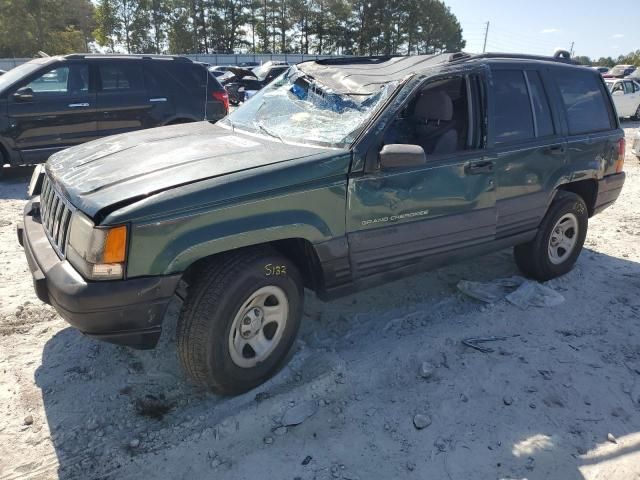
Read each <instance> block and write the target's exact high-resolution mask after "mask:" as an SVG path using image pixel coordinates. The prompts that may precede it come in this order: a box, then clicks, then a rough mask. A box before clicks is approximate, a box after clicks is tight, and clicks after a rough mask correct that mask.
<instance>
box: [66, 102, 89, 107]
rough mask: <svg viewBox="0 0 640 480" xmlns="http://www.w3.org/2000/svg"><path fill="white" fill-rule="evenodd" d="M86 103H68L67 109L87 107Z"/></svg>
mask: <svg viewBox="0 0 640 480" xmlns="http://www.w3.org/2000/svg"><path fill="white" fill-rule="evenodd" d="M88 106H89V104H88V103H70V104H69V108H79V107H88Z"/></svg>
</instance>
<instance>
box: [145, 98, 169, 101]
mask: <svg viewBox="0 0 640 480" xmlns="http://www.w3.org/2000/svg"><path fill="white" fill-rule="evenodd" d="M149 101H150V102H166V101H167V99H166V97H157V98H150V99H149Z"/></svg>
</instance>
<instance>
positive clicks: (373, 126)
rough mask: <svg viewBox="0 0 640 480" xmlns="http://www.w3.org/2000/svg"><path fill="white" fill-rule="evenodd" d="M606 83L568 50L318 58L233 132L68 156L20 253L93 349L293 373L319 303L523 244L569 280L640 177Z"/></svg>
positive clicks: (49, 170)
mask: <svg viewBox="0 0 640 480" xmlns="http://www.w3.org/2000/svg"><path fill="white" fill-rule="evenodd" d="M623 159H624V134H623V131H622V130H621V129H620V126H619V124H618V118H617V115H616V112H615V109H614V106H613V104H612V102H611V98H610V95H609V92H608V90H607V88H606V87H605V85H604V83H603V81H602V79H601V77H600V75H599V74H598V72H596V71H595V70H592V69H588V68H584V67H580V66H576V65H573V64H571V62H570V61H569V60H567V59H565V58H563V57H562V56H558V57H554V58H552V57H532V56H517V55H503V54H500V55H498V54H486V55H476V56H471V55H467V54H463V53H459V54H446V55H436V56H412V57H394V58H379V57H377V58H348V59H332V60H320V61H314V62H306V63H302V64H299V65H297V66H295V67H291V68H290V69H289V70H288V71H287V72H286V73H285V74H283V75H282V76H280V77H279V78H278V79H276V80H275V81H274V82H273V83H271V84H270V85H269V86H268V87H266V88H265V89H263V90H262V91H260V92H259V93H258V94H257V95H256V96H255V97H254V98H252V99H251V100H250V101H249V102H247V103H246V104H245V105H243V106H242V107H241V108H239V109H238V110H237V111H236V112H234V113H233V114H231V115H230V116H229V117H227V118H226V119H224V120H222V121H220V122H219V123H218V124H215V125H212V124H210V123H207V122H202V123H192V124H186V125H178V126H171V127H163V128H157V129H152V130H146V131H141V132H135V133H130V134H124V135H120V136H114V137H109V138H106V139H102V140H97V141H94V142H90V143H87V144H84V145H80V146H77V147H74V148H71V149H68V150H65V151H62V152H60V153H56V154H55V155H53V156H52V157H51V158H50V159H49V161H48V162H47V164H46V167H45V168H44V169H42V171H36V172H35V173H34V176H33V178H32V183H31V186H30V189H31V194H32V195H33V196H32V198H31V201H30V202H29V203H28V204H27V206H26V208H25V212H24V224H23V225H21V226H19V227H18V237H19V240H20V243H21V244H22V245H23V246H24V249H25V253H26V256H27V260H28V262H29V266H30V269H31V272H32V275H33V279H34V285H35V289H36V292H37V294H38V296H39V298H40V299H42V301H44V302H46V303H50V304H51V305H53V306H54V307H55V308H56V310H57V311H58V312H59V313H60V315H62V316H63V317H64V318H65V319H66V320H67V321H68V322H69V323H70V324H72V325H74V326H76V327H77V328H79V329H80V330H81V331H82V332H84V333H86V334H87V335H90V336H93V337H96V338H99V339H103V340H107V341H110V342H114V343H118V344H122V345H129V346H132V347H138V348H151V347H153V346H155V344H156V342H157V340H158V337H159V336H160V331H161V327H162V320H163V315H164V313H165V310H166V307H167V304H168V303H169V301H170V300H171V298H172V297H173V296H174V295H178V296H180V297H181V298H182V299H183V306H182V310H181V313H180V318H179V323H178V331H177V349H178V354H179V357H180V360H181V362H182V365H183V366H184V369H185V370H186V372H187V373H188V375H189V376H190V377H191V378H192V379H193V380H194V381H195V382H197V383H199V384H201V385H204V386H207V387H209V388H212V389H214V390H216V391H218V392H222V393H238V392H242V391H246V390H248V389H250V388H253V387H255V386H257V385H258V384H260V383H261V382H263V381H265V380H266V379H267V378H268V377H269V376H271V375H272V374H273V373H274V372H275V371H276V370H277V368H278V367H279V366H280V365H281V364H282V362H283V360H284V359H285V357H286V356H287V352H288V351H289V349H290V348H291V346H292V344H293V342H294V339H295V337H296V333H297V331H298V327H299V326H300V319H301V316H302V302H303V290H304V288H309V289H311V290H313V291H315V292H316V294H317V295H318V296H320V297H321V298H324V299H329V298H332V297H336V296H339V295H344V294H347V293H350V292H353V291H356V290H358V289H362V288H367V287H370V286H373V285H377V284H380V283H384V282H389V281H391V280H393V279H396V278H398V277H401V276H403V275H408V274H412V273H415V272H419V271H422V270H425V269H429V268H434V267H436V266H439V265H443V264H447V263H449V262H452V261H456V260H459V259H461V258H464V257H470V256H475V255H481V254H485V253H487V252H490V251H493V250H497V249H502V248H505V247H515V248H514V253H515V259H516V262H517V264H518V266H519V267H520V268H521V270H522V271H523V272H524V273H525V274H526V275H528V276H530V277H532V278H535V279H538V280H547V279H550V278H553V277H556V276H558V275H562V274H564V273H566V272H568V271H569V270H570V269H571V268H572V266H573V264H574V263H575V261H576V259H577V257H578V255H579V254H580V251H581V249H582V245H583V242H584V239H585V236H586V234H587V223H588V219H589V217H590V216H592V215H594V214H595V213H597V212H599V211H600V210H602V209H604V208H605V207H607V206H608V205H610V204H611V203H613V202H614V201H615V199H616V198H617V197H618V194H619V193H620V190H621V188H622V184H623V182H624V173H623V172H622V165H623Z"/></svg>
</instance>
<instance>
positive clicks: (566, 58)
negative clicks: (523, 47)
mask: <svg viewBox="0 0 640 480" xmlns="http://www.w3.org/2000/svg"><path fill="white" fill-rule="evenodd" d="M565 54H566V55H565ZM473 58H513V59H522V60H546V61H547V62H562V63H570V64H572V65H577V62H576V61H575V60H573V59H572V58H571V57H570V55H569V52H567V51H566V50H558V51H556V52H555V53H554V54H553V56H551V55H549V56H547V55H532V54H528V53H499V52H489V53H479V54H477V55H473Z"/></svg>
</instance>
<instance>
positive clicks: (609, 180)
mask: <svg viewBox="0 0 640 480" xmlns="http://www.w3.org/2000/svg"><path fill="white" fill-rule="evenodd" d="M624 179H625V173H624V172H620V173H615V174H613V175H608V176H606V177H604V178H603V179H601V180H599V181H598V196H597V197H596V204H595V207H594V209H593V213H594V214H596V213H600V212H601V211H602V210H604V209H605V208H607V207H608V206H610V205H612V204H613V202H615V201H616V199H617V198H618V196H619V195H620V192H621V191H622V186H623V185H624Z"/></svg>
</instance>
